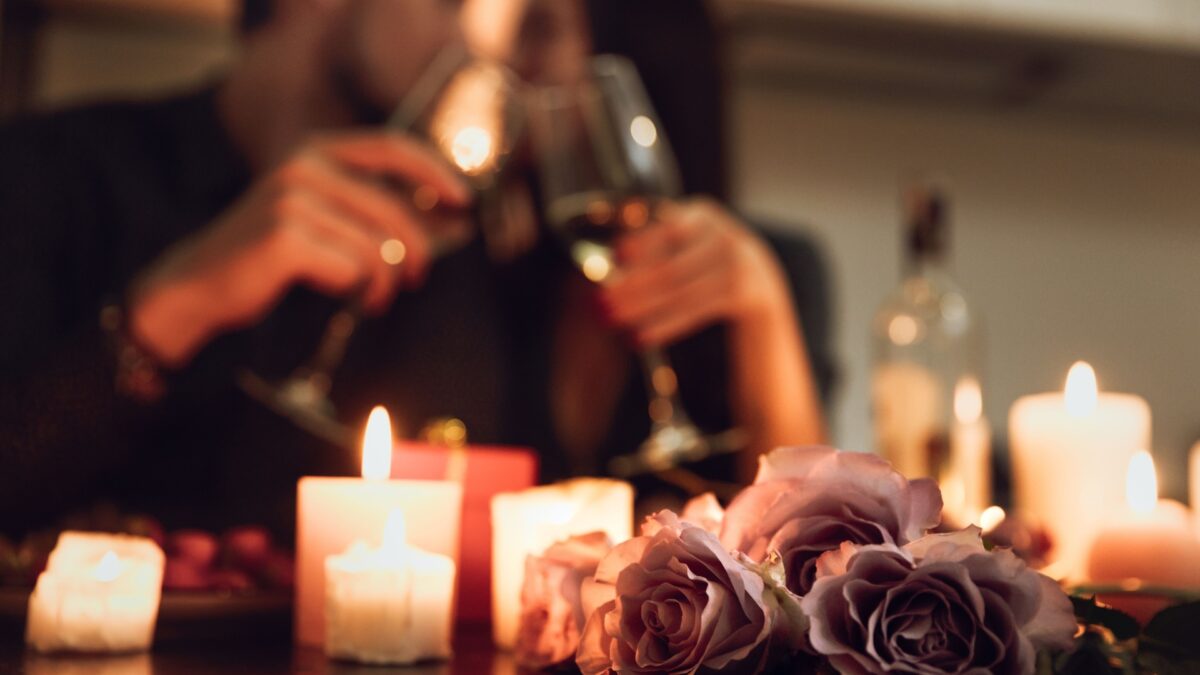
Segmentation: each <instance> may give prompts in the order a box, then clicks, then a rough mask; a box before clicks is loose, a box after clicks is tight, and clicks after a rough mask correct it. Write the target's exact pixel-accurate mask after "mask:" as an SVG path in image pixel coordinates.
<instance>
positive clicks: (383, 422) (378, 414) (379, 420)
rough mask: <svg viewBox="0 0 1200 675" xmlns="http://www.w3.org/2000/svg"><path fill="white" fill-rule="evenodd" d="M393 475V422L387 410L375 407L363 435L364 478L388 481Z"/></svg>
mask: <svg viewBox="0 0 1200 675" xmlns="http://www.w3.org/2000/svg"><path fill="white" fill-rule="evenodd" d="M391 475H392V420H391V418H389V417H388V412H387V409H385V408H384V407H383V406H375V409H374V410H372V411H371V416H370V417H368V418H367V430H366V432H365V433H364V434H363V444H362V477H363V478H366V479H369V480H386V479H387V478H388V477H390V476H391Z"/></svg>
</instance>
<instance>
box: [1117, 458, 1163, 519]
mask: <svg viewBox="0 0 1200 675" xmlns="http://www.w3.org/2000/svg"><path fill="white" fill-rule="evenodd" d="M1125 501H1126V502H1128V503H1129V508H1131V509H1133V512H1134V513H1136V514H1138V515H1142V516H1145V515H1149V514H1150V513H1151V512H1152V511H1154V505H1155V504H1156V503H1158V476H1157V475H1155V473H1154V458H1153V457H1151V456H1150V453H1148V452H1146V451H1145V450H1139V451H1137V453H1135V454H1134V456H1133V457H1131V458H1130V460H1129V471H1128V472H1126V474H1125Z"/></svg>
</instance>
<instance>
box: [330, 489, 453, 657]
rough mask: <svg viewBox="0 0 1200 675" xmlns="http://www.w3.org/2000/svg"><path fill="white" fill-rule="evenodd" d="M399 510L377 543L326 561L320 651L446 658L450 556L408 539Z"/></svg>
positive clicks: (356, 547) (450, 600) (343, 654)
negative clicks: (323, 632)
mask: <svg viewBox="0 0 1200 675" xmlns="http://www.w3.org/2000/svg"><path fill="white" fill-rule="evenodd" d="M404 523H405V520H404V513H403V512H402V511H400V510H395V511H392V512H391V514H390V515H389V516H388V521H387V526H386V528H385V530H384V533H383V541H382V543H381V544H380V547H379V548H378V549H372V548H369V547H368V546H367V545H366V544H365V543H363V542H361V541H360V542H356V543H355V544H353V545H351V547H350V548H349V549H348V550H347V551H346V552H345V553H343V554H341V555H335V556H330V557H329V558H328V559H326V561H325V653H326V654H327V655H328V656H330V657H332V658H338V659H347V660H351V661H358V662H361V663H378V664H408V663H415V662H417V661H421V660H427V659H445V658H449V656H450V634H451V629H452V625H453V619H452V617H451V610H452V608H453V606H454V574H455V565H454V561H453V560H451V559H450V558H449V557H447V556H444V555H437V554H436V553H427V552H425V551H422V550H420V549H418V548H415V547H413V546H409V545H408V544H407V541H406V535H405V532H404V529H405V525H404Z"/></svg>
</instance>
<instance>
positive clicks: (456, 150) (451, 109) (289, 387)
mask: <svg viewBox="0 0 1200 675" xmlns="http://www.w3.org/2000/svg"><path fill="white" fill-rule="evenodd" d="M523 125H524V108H523V106H522V105H521V87H520V83H519V81H518V80H517V78H516V76H515V75H514V74H513V73H512V72H511V71H510V70H508V69H507V68H505V67H504V66H503V65H500V64H498V63H496V62H493V61H486V60H482V59H478V58H475V57H473V56H471V55H470V54H468V53H467V51H466V50H465V49H464V48H463V47H462V46H461V45H458V44H450V45H447V46H446V47H445V48H443V49H442V50H441V51H440V52H439V53H438V54H437V56H436V57H435V58H434V59H433V60H432V61H431V62H430V64H429V66H428V67H427V68H426V69H425V71H424V72H423V73H422V75H421V76H420V77H419V78H418V80H417V82H416V83H414V85H413V87H412V88H411V89H410V90H409V91H408V92H407V93H406V94H405V96H404V98H403V99H402V100H401V101H400V104H399V105H398V106H397V107H396V109H395V111H394V112H393V113H392V116H391V117H390V118H389V120H388V122H387V125H386V126H387V128H388V129H390V130H392V131H395V132H397V133H411V134H414V135H416V136H418V137H423V138H424V139H425V140H427V141H428V142H429V143H430V144H431V145H432V146H433V148H434V149H436V150H437V151H438V153H439V154H441V155H442V157H444V158H445V159H446V160H447V161H448V162H449V164H450V165H451V166H452V167H453V168H454V169H456V170H457V171H458V173H459V174H460V175H461V176H462V177H463V178H464V179H465V180H466V181H467V183H468V184H469V185H470V186H471V187H472V189H473V191H474V192H475V200H474V206H473V207H472V208H473V211H474V213H472V214H468V213H464V212H462V211H456V210H453V209H449V208H446V207H445V206H443V205H441V204H439V203H438V198H437V193H436V192H434V191H433V189H431V188H430V187H428V186H424V185H417V186H411V185H400V184H396V183H394V182H389V183H387V187H388V188H389V189H392V190H394V191H396V192H397V193H399V194H402V195H404V196H405V197H406V198H407V199H408V201H409V202H410V203H411V204H412V206H413V207H414V208H415V209H416V210H417V211H419V212H422V213H423V214H424V221H425V223H426V225H427V228H428V234H429V236H430V237H431V239H432V241H433V255H434V258H435V259H436V258H438V257H440V256H443V255H446V254H448V253H451V252H453V251H455V250H457V249H459V248H461V247H462V246H464V245H465V244H467V243H468V242H469V241H470V240H471V239H472V237H473V236H474V234H475V232H474V229H473V228H471V227H469V226H467V225H466V223H468V222H474V223H476V224H478V225H479V227H480V229H481V230H482V232H483V235H484V237H485V239H487V238H503V236H504V233H503V232H500V231H499V229H500V228H502V227H503V226H504V223H505V221H504V219H502V218H499V217H496V213H495V212H496V211H498V210H499V204H498V200H499V188H498V176H499V175H500V173H501V171H502V170H503V167H504V165H505V161H506V160H507V158H508V156H509V154H510V153H511V151H512V149H513V146H514V144H515V142H516V139H517V138H518V137H519V136H520V131H521V129H522V127H523ZM398 244H399V242H395V241H394V240H391V241H389V242H387V243H385V244H384V246H391V247H392V248H391V250H390V251H389V250H386V249H381V255H384V256H385V257H389V256H390V257H392V258H393V259H394V260H395V262H396V264H403V257H404V250H403V244H399V245H398ZM389 262H391V260H389ZM353 297H354V299H353V300H352V301H351V302H349V303H348V304H347V305H346V306H345V307H343V308H342V309H341V310H339V311H338V312H337V313H335V314H334V315H333V316H332V317H331V318H330V320H329V322H328V324H327V325H326V328H325V332H324V333H323V334H322V336H321V339H320V341H319V343H318V346H317V349H316V350H315V352H314V354H313V356H312V357H311V358H309V359H308V361H306V362H305V363H303V364H301V365H300V366H299V367H297V368H296V369H295V370H294V371H292V373H291V374H290V375H288V376H287V377H286V378H284V379H283V380H282V381H279V382H270V381H267V380H266V379H264V378H263V377H261V376H259V375H258V374H256V373H254V372H252V371H248V370H247V371H243V372H242V373H241V374H240V375H239V378H238V384H239V386H240V387H241V388H242V390H243V391H245V392H246V393H248V394H249V395H250V396H252V397H253V398H255V399H257V400H258V401H260V402H262V403H264V404H266V405H267V406H268V407H270V408H271V409H273V410H275V411H276V412H278V413H280V414H281V415H283V416H285V417H288V418H290V419H291V420H292V421H293V422H294V423H295V424H297V426H300V427H301V428H303V429H306V430H308V431H309V432H310V433H313V434H315V435H317V436H320V437H322V438H325V439H326V440H329V441H332V442H334V443H337V444H343V445H344V444H353V442H354V440H353V435H352V434H351V433H350V432H348V431H347V429H346V428H345V427H344V426H343V425H341V424H340V423H339V422H338V421H337V420H336V418H335V410H334V407H333V403H332V402H331V401H330V399H329V391H330V389H331V388H332V386H333V376H334V373H335V371H336V370H337V368H338V366H339V365H341V363H342V360H343V358H344V356H345V353H346V347H347V345H348V344H349V342H350V338H351V337H353V335H354V332H355V331H356V329H357V328H358V324H359V322H360V321H361V320H362V304H361V293H355V294H354V296H353Z"/></svg>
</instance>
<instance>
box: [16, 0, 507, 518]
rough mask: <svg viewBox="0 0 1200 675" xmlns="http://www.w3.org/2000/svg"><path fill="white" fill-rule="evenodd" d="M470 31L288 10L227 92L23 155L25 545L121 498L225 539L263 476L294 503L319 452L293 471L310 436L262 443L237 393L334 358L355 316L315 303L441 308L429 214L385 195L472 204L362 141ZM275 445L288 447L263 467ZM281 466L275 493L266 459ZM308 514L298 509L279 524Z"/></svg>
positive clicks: (379, 9) (386, 0)
mask: <svg viewBox="0 0 1200 675" xmlns="http://www.w3.org/2000/svg"><path fill="white" fill-rule="evenodd" d="M457 25H458V24H457V3H455V2H451V1H448V0H402V1H398V0H345V1H339V0H334V1H328V0H325V1H318V0H278V1H277V2H275V3H274V6H273V7H272V12H271V14H270V17H269V19H268V20H266V21H265V22H262V23H261V24H258V25H253V26H248V32H247V34H246V39H245V44H244V52H243V54H242V56H241V58H240V59H239V60H238V62H237V63H236V64H235V65H234V66H233V68H232V69H231V70H230V72H229V73H228V75H227V76H226V77H225V78H224V79H223V81H222V82H220V83H219V84H218V85H217V86H215V87H211V88H206V89H204V90H202V91H200V92H198V93H195V94H192V95H188V96H183V97H177V98H174V99H168V100H164V101H162V102H158V103H152V104H114V105H104V106H99V107H94V108H88V109H81V110H73V111H67V112H63V113H58V114H55V115H51V116H48V117H42V118H32V119H28V120H24V121H21V122H18V123H16V124H14V125H11V126H9V127H8V128H6V129H4V130H3V132H2V133H0V155H2V156H3V157H4V158H5V161H4V162H3V166H0V205H2V209H3V210H2V212H3V216H0V217H2V218H3V219H4V227H3V234H2V235H0V236H2V237H3V239H2V243H0V248H2V249H3V252H4V256H5V263H6V264H5V266H4V269H3V271H2V272H0V274H2V275H3V276H2V277H0V281H2V284H0V287H2V289H3V290H2V292H0V303H2V304H0V308H2V310H3V313H4V315H5V316H6V317H7V319H6V324H7V325H6V327H5V329H4V331H3V338H2V339H3V344H2V347H3V349H2V350H0V352H2V356H0V377H2V378H3V379H2V382H3V387H2V390H3V401H2V402H3V406H0V407H2V408H3V412H0V422H2V423H0V439H2V440H0V446H2V448H0V451H2V452H3V460H4V461H3V466H4V470H3V473H4V474H5V480H4V483H5V485H4V487H5V489H4V490H3V491H2V495H0V513H4V514H5V515H6V521H7V520H8V518H10V517H13V516H15V518H13V520H15V521H17V522H15V523H14V525H17V526H19V525H21V524H32V523H41V522H45V521H46V520H47V519H49V518H52V517H53V516H55V515H56V514H57V513H59V512H61V510H62V509H63V508H65V507H68V506H72V505H76V504H81V503H86V502H87V500H88V499H89V498H92V497H99V496H102V495H105V494H109V493H118V494H133V495H139V496H138V497H135V498H134V499H132V500H130V501H131V502H132V503H131V505H132V506H135V507H145V508H162V509H164V510H165V511H166V513H165V514H159V515H168V516H171V515H175V516H179V517H181V518H185V519H187V518H189V517H191V514H189V513H188V512H189V511H191V510H194V511H196V514H195V519H196V520H198V521H204V520H206V519H208V517H209V514H206V513H204V512H205V511H206V509H208V510H211V511H215V512H219V511H230V510H232V511H237V510H238V509H239V507H241V506H244V505H242V504H226V505H224V506H222V505H220V500H221V499H222V498H223V494H222V486H223V485H224V486H228V485H229V483H230V481H229V480H224V479H222V478H221V477H222V476H229V475H234V476H236V475H237V473H238V471H239V470H240V471H242V472H246V473H248V474H250V475H245V476H243V477H242V478H240V479H238V478H235V479H233V481H232V482H235V483H252V482H253V481H262V482H263V485H262V487H263V488H264V489H270V488H271V487H274V488H283V487H284V486H285V484H286V481H287V480H294V471H289V470H288V468H287V467H289V466H295V464H296V463H295V462H292V461H287V460H289V459H291V458H287V457H286V455H288V454H289V453H296V454H303V452H302V450H301V448H295V449H294V450H287V449H285V448H278V447H271V446H273V445H274V444H276V443H291V442H292V439H293V438H294V435H293V434H290V433H286V427H280V425H278V424H265V425H264V424H262V423H261V421H256V420H252V419H250V418H251V417H258V416H259V415H260V414H261V413H259V411H254V412H247V411H246V410H245V409H246V408H249V407H251V406H250V405H248V404H246V402H245V401H244V399H242V398H241V397H240V396H239V394H238V393H237V392H236V391H235V390H234V389H233V388H232V377H231V376H230V370H231V368H232V367H234V366H240V365H244V364H253V365H255V366H257V367H259V368H263V369H265V370H266V374H267V375H277V374H279V373H282V372H286V370H287V369H288V368H290V367H291V366H292V365H294V363H295V362H296V361H297V360H298V359H299V358H302V356H300V354H302V352H303V351H304V350H305V349H311V348H312V342H313V340H314V337H313V336H314V335H316V334H318V333H319V326H320V325H321V324H322V323H323V321H324V319H325V318H326V317H327V316H328V314H329V308H330V307H331V306H333V305H332V303H328V302H322V301H320V300H319V299H317V298H316V297H315V296H316V294H312V293H305V292H304V291H303V290H302V289H303V288H311V289H314V290H315V291H318V292H319V293H320V294H322V295H325V296H330V297H334V298H343V297H346V296H349V295H350V294H351V293H360V292H361V293H362V301H363V305H364V308H365V309H366V311H367V312H369V313H374V314H378V313H380V312H382V311H383V310H384V309H385V308H388V307H389V306H390V305H392V303H393V301H394V298H395V296H396V295H397V294H398V293H402V292H404V291H406V290H410V289H413V288H416V287H418V286H421V285H423V284H424V282H425V280H426V278H427V276H428V275H429V268H430V259H431V251H430V243H429V240H428V237H427V235H426V230H425V228H424V226H423V223H422V221H421V219H420V218H419V217H418V215H417V213H418V212H417V211H416V210H415V209H414V208H412V206H411V204H410V203H408V201H407V200H406V199H405V198H403V197H401V196H400V193H398V192H395V191H390V190H387V189H384V188H382V187H380V186H379V182H378V181H377V180H375V178H376V177H379V176H384V177H389V178H391V179H394V180H396V181H398V182H400V183H404V184H407V185H410V186H426V187H428V188H432V189H433V190H434V191H435V192H436V194H437V196H438V198H439V200H441V201H442V202H443V203H446V204H449V205H452V206H463V205H465V204H466V203H467V202H468V201H469V200H470V195H469V193H468V191H467V189H466V187H465V185H463V183H462V182H461V181H460V180H459V179H458V178H457V177H456V176H455V175H454V174H453V173H452V172H451V171H450V169H449V168H448V167H447V166H446V165H445V164H444V163H443V162H442V161H441V160H440V159H439V158H438V157H436V156H435V155H434V154H433V153H432V152H431V151H429V150H428V149H427V148H425V147H423V146H422V145H421V144H420V143H419V142H417V141H416V140H414V139H411V138H405V137H400V136H397V135H395V134H391V133H386V132H383V131H369V130H368V131H361V130H357V129H362V128H368V127H364V125H368V124H374V123H377V122H378V121H379V120H380V119H382V118H383V117H385V116H386V114H387V112H388V111H390V109H391V108H392V107H394V106H395V105H396V103H397V101H399V100H400V98H401V96H402V95H403V93H404V92H405V91H406V90H407V88H408V87H410V86H411V85H412V83H413V81H414V80H415V79H416V78H417V77H418V75H419V74H420V73H421V72H422V71H423V69H424V68H425V66H426V64H428V63H429V62H430V60H431V59H432V58H433V57H434V55H435V54H436V53H437V52H438V51H439V50H441V49H442V48H443V47H444V46H445V45H446V44H447V43H448V42H451V41H454V40H457V39H459V38H458V32H457V31H458V29H457ZM344 129H356V130H353V131H344ZM396 242H399V243H398V244H397V243H396ZM385 245H387V246H388V247H389V248H390V250H391V252H392V253H393V255H392V256H390V259H386V260H385V256H384V255H381V247H383V246H385ZM397 250H398V251H400V252H401V253H402V257H403V260H402V261H398V260H397V259H396V257H397V256H395V255H394V253H395V252H396V251H397ZM396 262H399V263H400V264H392V263H396ZM285 299H286V301H285ZM281 303H282V306H281ZM106 307H107V309H104V308H106ZM102 309H103V310H104V315H105V320H106V322H107V323H108V324H109V325H108V328H109V330H108V331H107V332H108V334H107V335H106V334H104V332H102V331H101V330H99V329H98V327H97V318H98V317H99V316H100V314H101V313H102ZM414 311H416V310H414ZM443 314H444V313H443ZM268 315H272V316H275V317H276V318H275V322H274V323H273V324H272V323H271V322H267V324H268V325H264V324H263V320H264V319H265V318H266V317H267V316H268ZM293 316H297V317H300V319H298V320H292V317H293ZM423 320H424V321H426V322H429V321H434V320H435V319H434V318H431V317H430V316H429V313H428V312H424V318H423ZM251 327H254V328H255V330H254V331H252V332H251V333H247V332H246V331H245V330H244V329H247V328H251ZM443 327H444V326H443ZM272 331H277V333H275V334H272ZM280 333H282V334H280ZM266 342H273V343H274V344H264V343H266ZM113 345H115V346H116V352H115V353H109V352H110V350H111V349H112V346H113ZM263 352H267V354H266V356H265V357H261V358H260V357H259V355H260V354H261V353H263ZM117 357H120V358H117ZM430 358H432V359H433V361H434V363H435V365H436V363H437V357H436V355H434V356H431V357H430ZM443 358H450V357H445V356H444V357H443ZM481 379H483V380H486V375H485V374H484V375H481ZM114 381H116V382H118V383H120V384H121V385H122V386H120V387H118V388H117V389H120V390H122V391H117V390H114V386H113V383H114ZM164 390H166V391H169V393H168V394H167V395H166V396H161V394H162V393H163V391H164ZM364 393H367V392H364ZM379 400H380V401H386V400H387V399H386V398H380V399H379ZM231 427H232V428H231ZM239 427H244V428H241V429H239ZM246 429H253V430H254V431H253V433H249V432H247V433H241V434H239V433H236V432H235V430H237V431H245V430H246ZM266 429H275V430H276V431H278V432H279V435H278V436H276V437H275V438H262V439H261V442H262V443H263V444H264V446H265V447H264V448H263V450H262V452H261V453H258V452H251V451H250V450H249V444H248V441H249V438H251V437H258V436H259V435H260V434H263V433H266V431H265V430H266ZM235 437H237V438H238V440H237V441H232V440H231V439H233V438H235ZM231 443H232V444H234V445H237V446H242V447H241V448H240V449H241V452H234V453H233V454H235V455H240V456H238V458H237V460H235V461H229V460H228V459H227V457H228V456H229V455H230V454H231V452H232V451H233V450H234V448H231V447H229V446H230V444H231ZM209 444H211V445H209ZM151 446H157V447H154V448H153V450H150V449H149V448H150V447H151ZM221 446H225V447H221ZM277 454H281V455H284V456H285V457H284V458H278V461H279V464H280V465H281V466H280V470H279V471H276V472H273V473H272V472H271V471H270V464H271V461H270V460H268V461H263V455H265V456H266V457H276V456H277ZM325 454H328V450H327V449H326V450H325ZM309 459H310V460H311V459H312V458H309ZM300 464H308V465H310V466H311V465H313V464H314V462H312V461H308V462H300ZM315 464H316V465H317V466H321V465H324V466H325V467H326V468H327V469H328V468H330V467H331V466H333V467H342V466H344V465H347V464H349V462H348V461H346V458H344V457H338V458H336V460H335V461H332V462H331V461H324V462H315ZM239 465H240V468H239ZM278 475H283V476H287V477H288V478H287V479H284V480H279V479H278V478H277V476H278ZM139 483H140V484H139ZM147 483H153V484H147ZM241 487H242V489H240V490H233V492H231V493H230V494H234V493H236V494H239V495H242V494H245V493H246V489H245V488H246V487H247V486H246V485H242V486H241ZM176 496H178V497H179V498H177V499H176V498H174V497H176ZM206 498H208V499H212V500H213V501H214V502H216V504H212V503H209V504H206V503H204V502H205V501H207V499H206ZM287 509H288V506H287V504H286V503H285V502H284V501H281V500H280V499H278V498H277V499H275V500H274V503H272V504H271V505H269V507H268V511H269V512H270V513H268V514H266V515H267V516H270V515H277V516H281V517H283V516H284V514H286V512H287ZM213 515H215V514H213ZM255 515H260V516H261V515H263V513H261V512H259V513H255V511H254V510H253V509H251V510H250V511H249V512H248V513H246V516H247V517H253V516H255Z"/></svg>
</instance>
